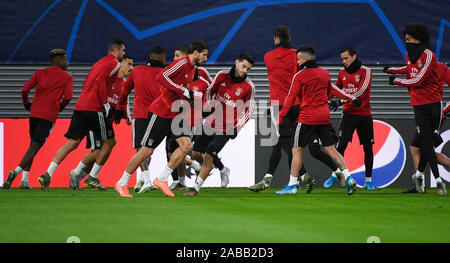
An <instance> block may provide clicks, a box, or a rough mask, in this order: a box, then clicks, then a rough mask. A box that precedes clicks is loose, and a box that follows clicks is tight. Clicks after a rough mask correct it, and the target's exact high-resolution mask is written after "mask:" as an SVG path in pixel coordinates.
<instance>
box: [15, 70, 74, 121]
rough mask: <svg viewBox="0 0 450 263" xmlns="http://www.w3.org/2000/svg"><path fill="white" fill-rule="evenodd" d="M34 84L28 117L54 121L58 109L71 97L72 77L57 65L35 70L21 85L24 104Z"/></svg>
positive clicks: (26, 102)
mask: <svg viewBox="0 0 450 263" xmlns="http://www.w3.org/2000/svg"><path fill="white" fill-rule="evenodd" d="M34 86H36V92H35V93H34V98H33V103H32V104H31V109H30V117H34V118H40V119H44V120H48V121H51V122H56V118H57V117H58V113H59V111H60V109H62V108H64V107H65V106H66V105H67V104H68V103H69V102H70V100H71V99H72V93H73V77H72V76H71V75H70V74H69V73H67V72H65V71H64V70H62V69H61V68H60V67H59V66H52V67H50V68H46V69H39V70H37V71H36V72H35V73H34V74H33V76H32V77H31V78H30V79H29V80H28V81H27V82H26V83H25V85H23V88H22V101H23V104H24V105H26V104H28V103H29V101H28V93H29V92H30V90H31V89H32V88H33V87H34Z"/></svg>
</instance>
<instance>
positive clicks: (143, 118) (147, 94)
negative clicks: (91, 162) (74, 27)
mask: <svg viewBox="0 0 450 263" xmlns="http://www.w3.org/2000/svg"><path fill="white" fill-rule="evenodd" d="M165 63H166V48H165V47H163V46H159V45H157V46H155V47H153V49H152V50H151V52H150V57H149V61H148V62H147V64H146V65H141V66H137V67H136V68H135V69H134V70H133V71H132V72H131V74H130V76H129V77H128V79H127V81H126V82H125V85H124V87H123V89H122V92H121V94H120V97H119V102H118V103H119V105H123V104H125V103H126V101H127V100H128V95H129V94H130V92H131V90H132V89H133V88H134V94H135V95H134V103H133V121H132V123H133V148H134V149H136V152H138V151H139V149H141V143H142V138H143V137H144V134H145V130H146V129H147V126H148V118H147V116H148V108H149V107H150V105H151V104H152V102H153V101H154V100H155V99H156V98H157V97H158V96H159V95H160V92H161V84H159V82H158V81H157V80H156V77H157V76H158V74H159V73H161V72H162V71H163V69H164V64H165ZM117 113H119V115H120V114H123V113H121V111H119V112H117ZM117 113H116V114H117ZM150 161H151V158H150V157H149V158H147V159H145V160H144V161H143V162H142V163H141V164H140V165H139V167H140V168H141V174H140V176H139V177H138V178H137V180H136V185H135V187H134V191H135V192H138V191H139V190H140V189H141V187H142V185H143V184H144V182H145V180H146V179H147V180H148V181H149V182H150V174H149V171H148V167H149V165H150ZM150 183H151V182H150Z"/></svg>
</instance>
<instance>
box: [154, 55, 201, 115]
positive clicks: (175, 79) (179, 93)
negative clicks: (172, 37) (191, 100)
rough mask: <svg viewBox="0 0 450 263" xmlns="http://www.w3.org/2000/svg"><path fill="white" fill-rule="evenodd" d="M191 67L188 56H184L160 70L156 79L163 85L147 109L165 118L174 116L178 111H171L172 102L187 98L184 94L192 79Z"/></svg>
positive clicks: (186, 92)
mask: <svg viewBox="0 0 450 263" xmlns="http://www.w3.org/2000/svg"><path fill="white" fill-rule="evenodd" d="M193 68H194V66H193V65H192V63H191V61H190V59H189V56H186V57H184V58H181V59H179V60H176V61H174V62H172V63H171V64H170V65H169V66H167V67H166V68H165V69H164V70H163V71H161V72H160V73H159V74H158V76H157V77H156V80H157V81H158V82H159V83H160V84H161V85H162V86H163V88H162V92H161V94H160V95H159V96H158V97H157V98H156V99H155V100H154V101H153V103H152V104H151V105H150V108H149V111H151V112H152V113H154V114H156V115H158V116H160V117H163V118H166V119H173V118H175V117H176V116H177V115H178V111H175V112H173V111H172V104H173V103H174V102H175V101H177V100H188V97H187V96H186V95H187V94H188V86H189V83H190V82H191V81H192V80H191V79H190V78H189V76H190V73H191V71H192V69H193Z"/></svg>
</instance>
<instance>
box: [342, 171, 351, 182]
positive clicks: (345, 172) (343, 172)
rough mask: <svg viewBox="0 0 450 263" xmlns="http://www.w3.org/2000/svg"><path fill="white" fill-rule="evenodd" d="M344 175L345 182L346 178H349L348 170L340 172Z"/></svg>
mask: <svg viewBox="0 0 450 263" xmlns="http://www.w3.org/2000/svg"><path fill="white" fill-rule="evenodd" d="M341 173H342V174H343V175H344V179H345V180H347V177H349V176H350V172H349V171H348V169H345V170H344V171H342V172H341Z"/></svg>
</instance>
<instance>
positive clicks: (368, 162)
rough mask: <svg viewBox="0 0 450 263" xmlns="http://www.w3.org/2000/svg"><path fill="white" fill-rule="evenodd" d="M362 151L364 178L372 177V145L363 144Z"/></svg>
mask: <svg viewBox="0 0 450 263" xmlns="http://www.w3.org/2000/svg"><path fill="white" fill-rule="evenodd" d="M363 149H364V165H365V166H366V177H372V169H373V147H372V143H367V144H364V145H363Z"/></svg>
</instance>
